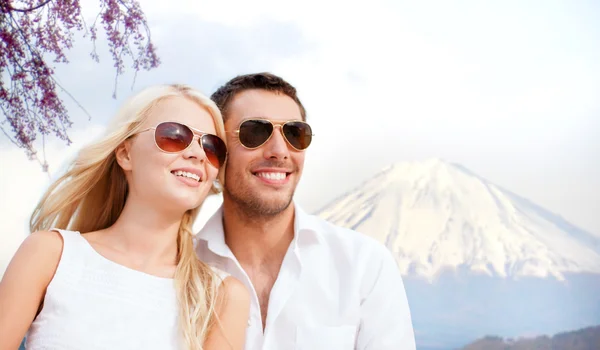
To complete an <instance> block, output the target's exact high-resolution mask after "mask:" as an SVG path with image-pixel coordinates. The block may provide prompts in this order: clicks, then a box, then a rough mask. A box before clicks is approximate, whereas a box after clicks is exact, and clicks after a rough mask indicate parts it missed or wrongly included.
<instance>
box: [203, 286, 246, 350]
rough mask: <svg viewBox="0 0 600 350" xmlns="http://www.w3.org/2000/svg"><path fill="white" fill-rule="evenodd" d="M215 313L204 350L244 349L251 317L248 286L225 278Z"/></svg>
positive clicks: (219, 292) (220, 288)
mask: <svg viewBox="0 0 600 350" xmlns="http://www.w3.org/2000/svg"><path fill="white" fill-rule="evenodd" d="M215 313H216V317H215V323H214V325H213V327H212V329H211V330H210V332H209V333H208V335H207V337H206V342H205V343H204V349H206V350H223V349H233V350H242V349H244V344H245V341H246V327H248V317H249V315H250V293H249V292H248V289H246V286H244V284H242V282H240V281H238V280H237V279H235V278H233V277H227V278H225V280H224V281H223V283H222V284H221V286H220V287H219V291H218V295H217V304H216V306H215Z"/></svg>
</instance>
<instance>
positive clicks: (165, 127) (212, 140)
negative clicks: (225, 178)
mask: <svg viewBox="0 0 600 350" xmlns="http://www.w3.org/2000/svg"><path fill="white" fill-rule="evenodd" d="M148 130H154V143H155V144H156V147H158V149H160V150H161V151H163V152H166V153H178V152H182V151H184V150H186V149H187V148H188V147H190V146H191V144H192V142H194V140H195V139H196V137H198V140H199V144H200V147H202V149H203V150H204V153H205V154H206V158H207V159H208V161H209V162H210V164H212V165H213V166H214V167H215V168H217V169H219V168H220V167H222V166H223V165H224V164H225V160H226V159H227V146H226V145H225V142H223V140H222V139H221V138H219V137H218V136H217V135H213V134H207V133H205V132H202V131H200V130H198V129H194V128H192V127H189V126H187V125H184V124H181V123H177V122H162V123H160V124H158V125H157V126H155V127H152V128H148V129H144V130H142V131H140V132H139V133H142V132H145V131H148Z"/></svg>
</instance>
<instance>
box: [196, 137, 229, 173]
mask: <svg viewBox="0 0 600 350" xmlns="http://www.w3.org/2000/svg"><path fill="white" fill-rule="evenodd" d="M202 148H203V149H204V153H205V154H206V158H208V161H209V162H210V163H211V164H212V165H214V167H215V168H217V169H218V168H220V167H222V166H223V165H224V164H225V159H226V158H227V146H225V142H223V140H222V139H221V138H219V137H218V136H216V135H211V134H205V135H204V136H202Z"/></svg>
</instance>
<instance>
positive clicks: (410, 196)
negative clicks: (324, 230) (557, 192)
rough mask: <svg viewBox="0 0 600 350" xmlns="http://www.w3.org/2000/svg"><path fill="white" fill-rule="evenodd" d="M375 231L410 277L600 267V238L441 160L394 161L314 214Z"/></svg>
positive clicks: (557, 272) (559, 272) (545, 273)
mask: <svg viewBox="0 0 600 350" xmlns="http://www.w3.org/2000/svg"><path fill="white" fill-rule="evenodd" d="M317 214H318V215H319V216H321V217H322V218H324V219H326V220H328V221H330V222H332V223H334V224H337V225H340V226H344V227H348V228H352V229H355V230H357V231H359V232H362V233H365V234H367V235H370V236H372V237H375V238H376V239H378V240H379V241H381V242H382V243H384V244H385V245H386V246H387V247H388V248H389V249H390V250H391V251H392V252H393V253H394V255H395V257H396V259H397V260H398V263H399V265H400V268H401V270H402V272H403V274H405V275H412V276H415V275H416V276H421V277H425V278H426V279H428V280H430V281H431V280H433V279H435V278H436V276H438V275H439V274H440V273H442V272H443V271H445V270H447V269H451V270H453V269H457V268H460V269H467V270H468V271H471V272H474V273H483V274H486V275H490V276H498V277H511V278H518V277H521V276H534V277H549V276H553V277H555V278H556V279H558V280H563V278H564V275H565V273H600V238H598V237H596V236H594V235H592V234H590V233H587V232H585V231H583V230H581V229H579V228H577V227H575V226H573V225H571V224H569V223H568V222H566V221H565V220H564V219H562V218H561V217H559V216H557V215H555V214H552V213H550V212H548V211H547V210H545V209H543V208H541V207H539V206H537V205H535V204H533V203H531V202H529V201H528V200H526V199H524V198H521V197H519V196H517V195H515V194H513V193H511V192H509V191H507V190H505V189H502V188H500V187H499V186H496V185H494V184H492V183H490V182H488V181H486V180H485V179H483V178H481V177H479V176H477V175H475V174H473V173H472V172H471V171H469V170H467V169H466V168H464V167H462V166H461V165H457V164H453V163H448V162H446V161H443V160H440V159H430V160H427V161H423V162H412V163H408V162H407V163H398V164H394V165H391V166H389V167H387V168H385V169H383V170H382V171H381V172H379V173H378V174H376V175H375V176H374V177H373V178H371V179H369V180H367V181H366V182H364V183H362V184H361V185H359V186H358V187H356V188H355V189H353V190H351V191H349V192H348V193H346V194H344V195H343V196H341V197H339V198H338V199H336V200H334V201H333V202H332V203H330V204H329V205H327V206H326V207H325V208H323V209H322V210H320V211H319V212H318V213H317Z"/></svg>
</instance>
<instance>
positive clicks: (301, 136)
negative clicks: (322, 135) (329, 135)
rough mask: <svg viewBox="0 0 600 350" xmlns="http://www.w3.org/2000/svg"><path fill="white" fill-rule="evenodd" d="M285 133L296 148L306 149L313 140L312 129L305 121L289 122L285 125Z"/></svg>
mask: <svg viewBox="0 0 600 350" xmlns="http://www.w3.org/2000/svg"><path fill="white" fill-rule="evenodd" d="M283 135H285V138H286V139H287V140H288V142H289V143H290V144H291V145H292V146H293V147H294V148H296V149H299V150H304V149H307V148H308V146H310V143H311V141H312V129H311V127H310V125H308V124H307V123H304V122H288V123H285V124H284V125H283Z"/></svg>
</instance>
